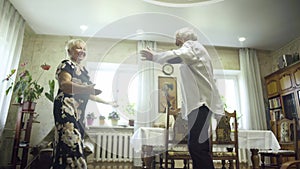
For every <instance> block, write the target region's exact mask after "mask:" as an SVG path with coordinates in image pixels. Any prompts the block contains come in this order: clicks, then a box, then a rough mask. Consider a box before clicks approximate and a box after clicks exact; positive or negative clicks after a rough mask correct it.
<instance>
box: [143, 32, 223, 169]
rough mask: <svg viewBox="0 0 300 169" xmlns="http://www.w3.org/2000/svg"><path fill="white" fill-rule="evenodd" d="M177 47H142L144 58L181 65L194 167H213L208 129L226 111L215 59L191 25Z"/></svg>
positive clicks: (183, 108) (178, 36)
mask: <svg viewBox="0 0 300 169" xmlns="http://www.w3.org/2000/svg"><path fill="white" fill-rule="evenodd" d="M176 46H179V47H180V48H179V49H177V50H171V51H166V52H160V53H157V52H154V51H150V50H148V49H147V50H141V51H140V53H141V57H142V58H141V59H142V60H149V61H153V62H157V63H160V64H164V63H170V64H180V68H179V70H180V76H181V82H180V85H181V92H182V105H181V111H182V113H181V114H183V115H185V117H187V118H188V127H189V140H188V147H189V152H190V155H191V157H192V160H193V168H195V169H213V168H214V165H213V162H212V158H211V155H210V152H209V139H208V138H209V136H208V128H209V124H210V119H211V115H212V114H214V115H215V117H217V118H219V117H220V116H222V115H224V110H223V103H222V101H221V98H220V95H219V92H218V89H217V87H216V84H215V81H214V76H213V68H212V64H211V58H210V56H209V54H208V52H207V51H206V49H205V48H204V47H203V46H202V45H201V44H200V43H199V42H198V41H197V35H196V34H195V33H194V31H193V30H192V29H190V28H182V29H180V30H178V31H177V32H176Z"/></svg>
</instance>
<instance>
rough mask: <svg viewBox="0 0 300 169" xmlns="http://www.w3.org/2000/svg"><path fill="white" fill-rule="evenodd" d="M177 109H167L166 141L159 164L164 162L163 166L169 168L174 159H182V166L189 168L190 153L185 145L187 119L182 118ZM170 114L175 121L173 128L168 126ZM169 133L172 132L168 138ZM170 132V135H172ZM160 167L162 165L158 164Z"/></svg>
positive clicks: (173, 166)
mask: <svg viewBox="0 0 300 169" xmlns="http://www.w3.org/2000/svg"><path fill="white" fill-rule="evenodd" d="M179 110H180V109H178V111H167V125H166V139H165V140H166V142H165V148H166V151H165V153H164V154H163V155H161V156H160V164H162V163H164V168H169V167H168V166H169V164H170V165H171V169H174V168H175V161H177V160H183V164H184V166H183V168H184V169H189V168H190V165H189V164H190V160H191V157H190V154H189V151H188V147H187V139H188V138H187V133H188V124H187V120H184V119H183V118H182V117H181V114H180V113H179ZM170 116H174V119H175V123H174V126H173V128H170V126H171V125H170V124H169V123H170ZM170 133H172V134H173V137H172V138H170V137H169V135H170ZM172 134H171V135H172ZM160 168H162V166H160Z"/></svg>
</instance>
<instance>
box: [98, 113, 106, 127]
mask: <svg viewBox="0 0 300 169" xmlns="http://www.w3.org/2000/svg"><path fill="white" fill-rule="evenodd" d="M99 124H100V125H104V124H105V116H102V115H100V116H99Z"/></svg>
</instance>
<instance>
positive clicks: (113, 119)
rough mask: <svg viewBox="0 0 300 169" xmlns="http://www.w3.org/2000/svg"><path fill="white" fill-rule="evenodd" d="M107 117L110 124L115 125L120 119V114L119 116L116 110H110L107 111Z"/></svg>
mask: <svg viewBox="0 0 300 169" xmlns="http://www.w3.org/2000/svg"><path fill="white" fill-rule="evenodd" d="M108 119H110V120H111V124H112V125H113V126H115V125H117V124H118V120H120V116H119V114H118V112H116V111H112V112H111V113H109V115H108Z"/></svg>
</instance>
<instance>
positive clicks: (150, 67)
mask: <svg viewBox="0 0 300 169" xmlns="http://www.w3.org/2000/svg"><path fill="white" fill-rule="evenodd" d="M147 47H149V48H151V49H152V50H154V51H155V50H156V42H154V41H146V40H140V41H138V43H137V52H139V51H140V50H141V49H146V48H147ZM138 57H140V56H139V54H138ZM154 67H155V64H154V63H153V62H149V61H142V60H141V59H138V78H139V84H138V100H137V117H136V119H137V120H136V122H134V131H136V130H137V129H138V128H140V127H151V126H152V123H153V120H154V119H155V115H156V110H157V108H156V106H157V104H156V103H157V99H156V98H157V97H156V94H155V93H156V92H155V82H157V80H155V79H154V78H155V77H156V76H155V68H154ZM134 157H135V158H134V166H141V165H142V161H141V152H134Z"/></svg>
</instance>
